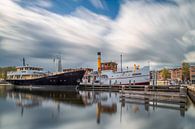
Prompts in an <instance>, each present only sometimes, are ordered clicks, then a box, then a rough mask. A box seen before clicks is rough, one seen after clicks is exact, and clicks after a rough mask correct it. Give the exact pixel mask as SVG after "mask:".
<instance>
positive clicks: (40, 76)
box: [6, 59, 85, 86]
mask: <svg viewBox="0 0 195 129" xmlns="http://www.w3.org/2000/svg"><path fill="white" fill-rule="evenodd" d="M84 73H85V71H84V70H82V69H81V70H74V71H67V72H53V73H48V72H45V71H43V68H41V67H33V66H28V65H25V60H24V59H23V66H19V67H16V71H13V72H8V73H7V80H6V81H7V82H9V83H11V84H14V85H27V86H28V85H79V84H80V82H81V80H82V78H83V76H84Z"/></svg>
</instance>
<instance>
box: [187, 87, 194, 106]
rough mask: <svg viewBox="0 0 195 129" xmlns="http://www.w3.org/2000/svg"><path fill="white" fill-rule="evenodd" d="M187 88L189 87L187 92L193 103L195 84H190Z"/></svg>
mask: <svg viewBox="0 0 195 129" xmlns="http://www.w3.org/2000/svg"><path fill="white" fill-rule="evenodd" d="M187 89H188V92H187V93H188V96H189V97H190V99H191V100H192V101H193V103H195V85H188V86H187Z"/></svg>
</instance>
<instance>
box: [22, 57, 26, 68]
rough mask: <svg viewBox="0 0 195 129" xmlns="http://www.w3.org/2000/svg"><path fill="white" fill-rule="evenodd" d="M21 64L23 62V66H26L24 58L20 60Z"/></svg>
mask: <svg viewBox="0 0 195 129" xmlns="http://www.w3.org/2000/svg"><path fill="white" fill-rule="evenodd" d="M22 62H23V66H26V63H25V58H24V57H23V59H22Z"/></svg>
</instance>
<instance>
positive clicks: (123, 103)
mask: <svg viewBox="0 0 195 129" xmlns="http://www.w3.org/2000/svg"><path fill="white" fill-rule="evenodd" d="M121 88H122V91H121V94H122V95H121V96H122V107H125V96H123V95H124V88H125V86H124V85H122V87H121Z"/></svg>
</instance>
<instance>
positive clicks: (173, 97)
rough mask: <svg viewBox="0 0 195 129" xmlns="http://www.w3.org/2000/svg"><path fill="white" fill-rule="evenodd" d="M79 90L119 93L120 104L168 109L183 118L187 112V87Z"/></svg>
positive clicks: (88, 86)
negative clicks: (177, 111)
mask: <svg viewBox="0 0 195 129" xmlns="http://www.w3.org/2000/svg"><path fill="white" fill-rule="evenodd" d="M79 90H87V91H103V92H119V93H120V102H121V104H122V105H123V106H124V105H125V104H126V103H131V104H138V105H140V104H141V105H145V108H146V110H148V108H149V107H151V106H152V107H153V108H168V109H173V110H179V111H180V112H181V116H184V112H185V111H186V110H187V108H186V104H187V87H186V86H179V85H178V86H145V85H122V86H121V85H115V86H110V85H82V86H80V87H79Z"/></svg>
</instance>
